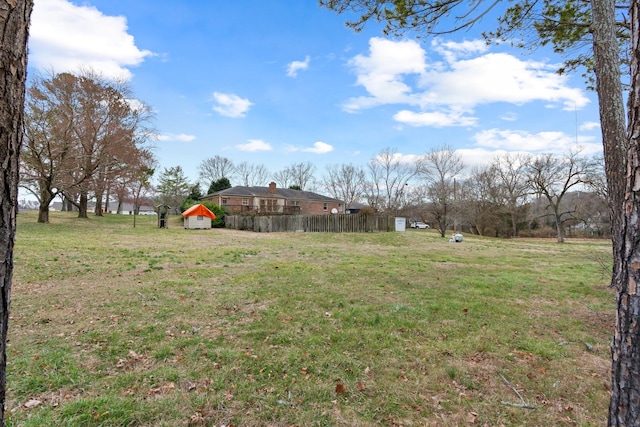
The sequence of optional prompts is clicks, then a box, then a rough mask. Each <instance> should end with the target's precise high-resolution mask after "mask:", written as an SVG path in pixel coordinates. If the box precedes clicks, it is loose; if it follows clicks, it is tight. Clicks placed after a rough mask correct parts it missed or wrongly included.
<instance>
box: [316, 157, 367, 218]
mask: <svg viewBox="0 0 640 427" xmlns="http://www.w3.org/2000/svg"><path fill="white" fill-rule="evenodd" d="M322 180H323V183H324V186H325V188H326V189H327V190H328V191H329V192H330V193H331V196H332V197H333V198H335V199H338V200H342V201H343V202H344V204H345V208H347V209H348V208H349V206H350V205H352V204H353V203H354V202H356V201H358V200H360V198H361V197H362V193H363V191H364V185H365V173H364V170H363V169H362V168H360V167H357V166H354V165H352V164H342V165H331V166H328V167H327V170H326V173H325V175H324V176H323V178H322Z"/></svg>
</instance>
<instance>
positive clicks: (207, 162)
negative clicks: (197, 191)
mask: <svg viewBox="0 0 640 427" xmlns="http://www.w3.org/2000/svg"><path fill="white" fill-rule="evenodd" d="M235 171H236V167H235V165H234V164H233V162H232V161H231V160H229V159H227V158H226V157H221V156H218V155H216V156H214V157H210V158H208V159H204V160H203V161H202V162H200V164H199V165H198V173H199V178H200V180H201V182H204V183H205V186H206V187H209V185H211V183H212V182H214V181H217V180H219V179H220V178H223V177H224V178H228V179H231V178H233V174H234V173H235Z"/></svg>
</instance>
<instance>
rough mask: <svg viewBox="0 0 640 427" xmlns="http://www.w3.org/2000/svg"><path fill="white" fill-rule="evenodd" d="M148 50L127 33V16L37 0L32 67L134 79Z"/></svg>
mask: <svg viewBox="0 0 640 427" xmlns="http://www.w3.org/2000/svg"><path fill="white" fill-rule="evenodd" d="M150 55H153V53H152V52H150V51H148V50H141V49H139V48H138V47H137V46H136V44H135V40H134V38H133V36H132V35H131V34H129V33H128V32H127V19H126V18H125V17H124V16H107V15H104V14H102V12H100V11H99V10H98V9H96V8H95V7H93V6H76V5H74V4H72V3H70V2H69V1H67V0H37V1H36V2H35V5H34V8H33V13H32V17H31V27H30V31H29V65H30V66H34V67H36V68H38V69H41V70H45V69H51V70H52V71H54V72H56V73H59V72H65V71H69V72H79V71H81V70H82V69H89V70H93V71H95V72H98V73H99V74H101V75H104V76H105V77H110V78H125V79H130V78H131V71H129V70H128V69H127V68H126V67H132V66H136V65H139V64H140V63H142V61H144V59H145V58H146V57H147V56H150Z"/></svg>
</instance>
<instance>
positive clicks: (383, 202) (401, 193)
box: [364, 147, 418, 213]
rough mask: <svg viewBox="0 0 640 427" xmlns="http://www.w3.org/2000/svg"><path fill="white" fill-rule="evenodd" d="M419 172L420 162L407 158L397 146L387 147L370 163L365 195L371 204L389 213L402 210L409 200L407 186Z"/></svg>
mask: <svg viewBox="0 0 640 427" xmlns="http://www.w3.org/2000/svg"><path fill="white" fill-rule="evenodd" d="M417 173H418V164H417V162H416V161H414V160H406V159H404V158H403V157H402V155H401V154H400V153H398V152H397V150H396V149H395V148H389V147H387V148H385V149H383V150H382V151H380V153H378V155H377V156H375V157H374V158H372V159H371V160H370V161H369V164H368V176H367V182H366V183H365V191H364V196H365V198H366V199H367V200H368V202H369V205H370V206H372V207H374V208H376V209H380V210H384V211H386V212H388V213H394V212H397V211H399V210H401V209H402V208H403V207H404V205H405V204H406V201H407V187H408V185H409V182H410V181H411V179H412V178H414V177H415V176H416V174H417Z"/></svg>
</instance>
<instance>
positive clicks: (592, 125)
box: [580, 122, 600, 131]
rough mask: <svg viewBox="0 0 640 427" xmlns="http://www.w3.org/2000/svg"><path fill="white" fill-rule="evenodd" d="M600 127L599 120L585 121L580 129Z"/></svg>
mask: <svg viewBox="0 0 640 427" xmlns="http://www.w3.org/2000/svg"><path fill="white" fill-rule="evenodd" d="M599 127H600V123H599V122H584V123H583V124H581V125H580V130H582V131H590V130H594V129H598V128H599Z"/></svg>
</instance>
